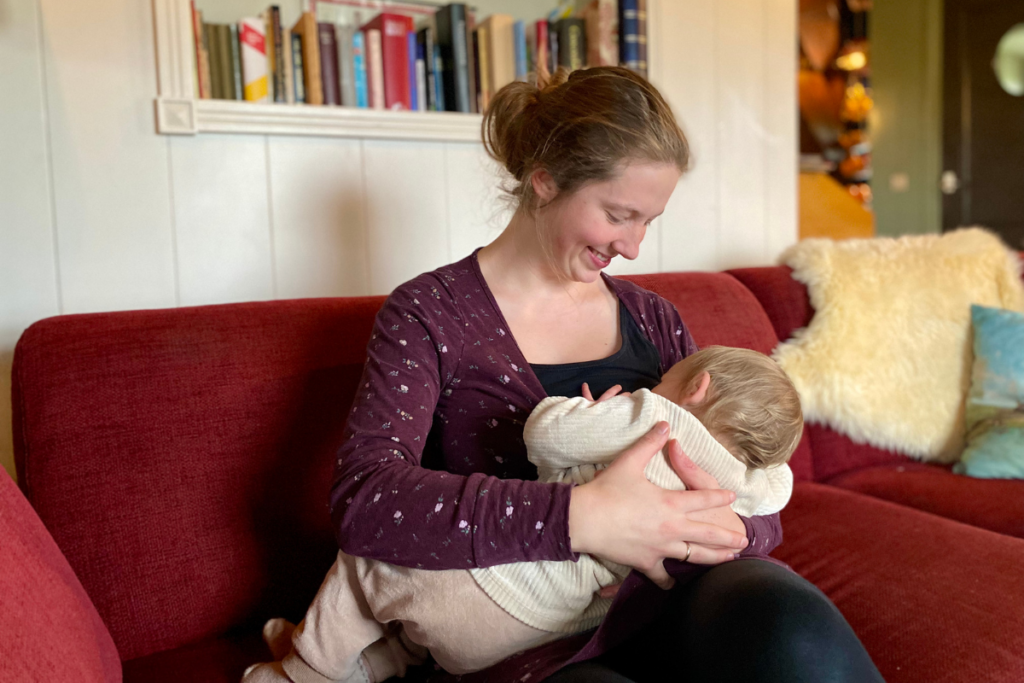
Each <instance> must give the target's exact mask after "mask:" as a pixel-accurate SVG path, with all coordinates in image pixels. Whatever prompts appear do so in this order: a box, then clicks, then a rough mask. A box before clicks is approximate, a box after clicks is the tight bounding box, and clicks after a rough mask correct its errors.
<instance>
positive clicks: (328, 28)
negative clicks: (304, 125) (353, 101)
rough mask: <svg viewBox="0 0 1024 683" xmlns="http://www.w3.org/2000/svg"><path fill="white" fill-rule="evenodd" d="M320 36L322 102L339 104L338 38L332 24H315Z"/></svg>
mask: <svg viewBox="0 0 1024 683" xmlns="http://www.w3.org/2000/svg"><path fill="white" fill-rule="evenodd" d="M317 33H318V35H319V37H320V78H321V79H322V80H323V86H324V104H334V105H337V106H341V85H340V81H339V80H338V39H337V38H336V37H335V34H334V24H328V23H325V22H321V23H319V24H317Z"/></svg>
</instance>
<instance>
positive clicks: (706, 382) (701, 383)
mask: <svg viewBox="0 0 1024 683" xmlns="http://www.w3.org/2000/svg"><path fill="white" fill-rule="evenodd" d="M695 384H696V386H697V388H696V389H694V390H692V391H689V392H684V393H683V396H682V398H681V399H679V405H681V406H695V405H698V404H700V403H703V402H704V399H705V398H706V397H707V395H708V387H709V386H711V374H710V373H709V372H707V371H706V370H705V371H704V372H702V373H700V375H699V376H698V377H697V380H696V382H695Z"/></svg>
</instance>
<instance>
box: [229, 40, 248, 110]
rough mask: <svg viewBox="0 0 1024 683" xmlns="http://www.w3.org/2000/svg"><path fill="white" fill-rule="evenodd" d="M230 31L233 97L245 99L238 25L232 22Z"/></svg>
mask: <svg viewBox="0 0 1024 683" xmlns="http://www.w3.org/2000/svg"><path fill="white" fill-rule="evenodd" d="M230 31H231V35H230V36H229V37H230V39H231V86H232V95H233V97H232V99H235V100H244V99H245V90H243V89H242V54H241V50H242V48H241V46H240V45H239V44H238V25H237V24H231V26H230Z"/></svg>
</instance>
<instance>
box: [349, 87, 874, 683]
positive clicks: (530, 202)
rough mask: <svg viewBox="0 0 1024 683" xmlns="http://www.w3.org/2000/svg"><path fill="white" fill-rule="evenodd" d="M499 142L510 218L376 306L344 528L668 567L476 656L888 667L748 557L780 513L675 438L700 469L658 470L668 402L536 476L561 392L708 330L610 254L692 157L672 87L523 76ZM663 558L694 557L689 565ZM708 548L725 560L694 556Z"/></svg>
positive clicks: (553, 672) (550, 664)
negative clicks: (541, 431)
mask: <svg viewBox="0 0 1024 683" xmlns="http://www.w3.org/2000/svg"><path fill="white" fill-rule="evenodd" d="M484 142H485V145H486V147H487V149H488V152H489V153H490V154H491V155H492V156H493V157H494V158H495V159H497V160H498V161H499V162H501V163H502V164H503V165H504V166H505V168H506V169H507V170H508V172H509V173H510V175H511V176H512V178H513V179H514V185H513V186H512V187H510V188H509V190H510V192H511V194H512V196H513V197H514V199H515V201H516V203H517V209H516V212H515V214H514V216H513V218H512V220H511V221H510V223H509V225H508V226H507V227H506V229H505V230H504V231H503V232H502V234H501V235H500V236H499V237H498V239H496V240H495V241H494V242H492V243H491V244H489V245H487V246H486V247H484V248H483V249H480V250H478V251H477V252H476V253H474V254H473V255H472V256H470V257H469V258H466V259H464V260H462V261H460V262H458V263H455V264H452V265H450V266H446V267H444V268H440V269H438V270H436V271H434V272H431V273H426V274H424V275H421V276H419V277H417V278H415V279H413V280H411V281H410V282H408V283H406V284H404V285H402V286H400V287H399V288H397V289H396V290H395V292H394V293H392V295H391V296H390V297H389V298H388V301H387V302H386V304H385V306H384V308H383V309H382V310H381V312H380V313H379V314H378V317H377V321H376V325H375V329H374V332H373V334H372V336H371V340H370V344H369V347H368V359H367V364H366V368H365V370H364V374H363V379H362V381H361V384H360V389H359V393H358V394H357V396H356V397H355V402H354V404H353V407H352V411H351V414H350V417H349V421H348V425H347V428H346V442H345V445H344V446H343V447H342V449H341V451H340V453H339V458H338V467H337V475H336V479H335V484H334V487H333V489H332V494H331V508H332V515H333V519H334V523H335V527H336V529H337V537H338V542H339V546H340V547H341V549H342V550H343V551H344V552H345V553H348V554H349V555H354V556H362V557H372V558H375V559H379V560H385V561H387V562H390V563H393V564H399V565H405V566H411V567H422V568H427V569H465V568H468V567H485V566H490V565H494V564H501V563H506V562H519V561H537V560H565V559H572V558H574V557H575V556H576V554H578V553H583V552H586V553H590V554H592V555H596V556H599V557H602V558H605V559H608V560H611V561H614V562H619V563H622V564H625V565H628V566H631V567H634V568H635V569H637V570H638V571H639V572H641V573H642V574H644V575H646V576H647V577H648V578H649V579H650V582H647V581H645V580H644V579H643V578H642V577H640V576H639V575H637V574H634V575H631V577H630V579H629V580H627V582H626V584H624V585H623V588H622V590H621V591H620V594H619V596H618V598H617V600H616V602H615V605H614V606H613V608H612V610H611V612H610V613H609V615H608V617H607V618H606V620H605V623H604V624H603V625H602V627H601V629H600V630H599V632H598V633H597V634H596V635H594V634H583V635H578V636H573V637H569V638H565V639H562V640H559V641H556V642H554V643H550V644H549V645H546V646H543V647H541V648H538V649H536V650H533V651H530V652H527V653H524V654H522V655H519V656H517V657H514V658H512V659H510V660H506V661H505V662H503V663H501V664H499V665H497V666H495V667H493V668H492V669H490V670H487V671H485V672H480V673H479V674H474V675H470V676H464V677H463V680H476V679H479V680H489V681H505V680H508V681H512V680H527V679H529V678H532V679H533V680H541V679H545V678H547V680H551V681H584V680H586V681H630V680H664V679H666V678H675V679H680V680H682V679H685V680H693V681H703V680H709V681H710V680H715V681H722V680H751V681H754V680H772V681H779V680H786V681H803V680H807V681H826V680H836V681H858V683H860V682H863V681H872V680H881V678H880V676H879V675H878V672H877V670H876V669H875V668H874V666H873V665H872V663H871V661H870V658H869V657H868V656H867V654H866V653H865V652H864V650H863V648H862V647H861V645H860V643H859V641H858V640H857V639H856V636H854V634H853V633H852V631H851V630H850V628H849V626H848V625H847V624H846V622H845V621H844V620H843V618H842V616H841V615H840V614H839V612H838V611H837V610H836V609H835V607H834V606H832V605H831V603H829V602H828V600H827V598H825V597H824V595H822V594H821V593H820V592H819V591H817V589H815V588H814V587H813V586H811V585H810V584H808V583H807V582H805V581H803V580H802V579H800V578H799V577H798V576H796V575H795V574H793V573H792V572H790V571H788V570H787V569H785V568H783V567H781V566H779V565H778V564H775V563H772V562H768V561H753V560H743V561H738V562H735V561H733V560H734V559H735V558H736V557H742V556H748V555H749V556H754V557H758V556H760V557H763V556H765V555H766V554H767V552H769V551H770V550H771V549H772V548H774V547H775V546H776V545H777V544H778V543H779V542H780V541H781V528H780V527H779V522H778V516H777V515H774V516H771V517H766V518H753V519H744V518H740V517H739V516H737V515H736V514H735V513H733V512H732V511H731V509H730V508H729V507H728V505H729V503H730V502H731V500H732V497H733V495H732V493H731V492H728V491H722V490H719V489H718V487H717V483H716V482H715V481H714V480H713V479H712V478H711V477H709V476H708V475H707V474H705V473H703V472H701V471H700V470H698V469H696V468H695V467H694V466H693V465H692V463H690V462H689V461H688V459H687V458H686V457H685V455H683V454H682V452H681V451H680V449H679V448H678V445H676V444H674V443H672V444H669V453H670V457H671V459H672V461H673V465H674V467H675V468H676V469H677V471H678V472H679V475H680V477H681V478H682V479H683V481H684V482H685V483H686V484H687V486H688V488H689V489H690V490H688V491H683V492H668V491H662V490H660V489H657V488H656V487H654V486H653V485H652V484H650V483H649V482H648V481H647V480H646V478H645V477H644V475H643V468H644V465H645V464H646V462H647V461H648V460H649V459H650V458H651V457H653V456H654V454H656V453H657V452H659V451H660V450H661V449H662V448H663V447H665V446H666V438H667V437H666V436H665V430H664V428H663V427H664V425H659V426H657V427H655V429H654V430H652V432H651V433H650V434H648V435H647V437H645V438H644V439H643V440H641V441H640V442H639V443H638V444H637V445H635V446H634V447H632V448H630V449H629V450H627V451H626V452H624V453H623V454H622V456H620V458H619V459H618V460H617V461H616V463H615V464H614V465H613V466H611V467H609V468H608V470H607V471H605V472H604V473H603V474H602V476H600V477H598V478H597V479H595V480H594V481H593V482H591V483H588V484H586V485H583V486H579V487H575V488H572V487H569V486H566V485H560V484H541V483H539V482H537V481H533V480H534V479H536V472H535V470H534V469H533V467H532V466H531V465H530V463H529V462H528V461H527V459H526V454H525V448H524V445H523V441H522V430H523V422H524V420H525V419H526V417H527V415H528V414H529V412H530V411H531V410H532V408H533V407H534V406H535V405H536V404H537V403H538V402H539V401H540V400H541V399H543V398H544V397H545V396H547V395H552V394H557V395H580V391H581V386H582V384H583V382H588V383H589V385H590V388H591V390H592V391H593V392H594V395H598V394H600V393H602V392H604V391H605V389H607V388H609V387H611V386H612V385H614V384H619V385H621V386H622V387H623V388H624V389H625V390H626V391H632V390H636V389H640V388H644V387H648V388H649V387H651V386H653V385H654V384H656V383H657V382H658V381H659V378H660V376H661V373H662V372H663V371H664V370H665V369H667V368H668V367H670V366H671V365H673V364H674V363H675V362H676V361H678V360H679V359H681V358H682V357H684V356H686V355H688V354H690V353H693V352H694V351H695V350H696V345H695V344H694V343H693V341H692V339H691V337H690V335H689V332H688V331H687V330H686V328H685V326H684V325H683V323H682V321H681V320H680V318H679V315H678V313H677V312H676V310H675V308H674V307H673V306H672V304H670V303H668V302H667V301H665V300H663V299H661V298H660V297H657V296H656V295H654V294H651V293H650V292H646V291H645V290H642V289H640V288H639V287H636V286H635V285H632V284H629V283H626V282H624V281H620V280H616V279H614V278H609V277H607V276H605V275H604V274H603V273H602V270H603V269H604V268H605V267H606V266H607V265H608V264H609V263H610V262H611V260H612V259H613V258H616V257H620V256H621V257H623V258H627V259H633V258H636V256H637V255H638V253H639V249H640V244H641V242H642V241H643V238H644V234H645V232H646V230H647V227H648V226H649V225H650V222H651V221H652V220H653V219H654V218H656V217H657V216H658V215H660V214H661V212H662V211H663V210H664V207H665V204H666V203H667V202H668V200H669V197H670V196H671V194H672V191H673V190H674V188H675V186H676V183H677V181H678V179H679V177H680V175H681V174H682V173H683V171H685V169H686V167H687V161H688V154H689V152H688V148H687V144H686V140H685V137H684V136H683V134H682V132H681V131H680V129H679V127H678V125H677V124H676V122H675V119H674V117H673V115H672V112H671V111H670V109H669V107H668V105H667V104H666V103H665V101H664V100H663V99H662V97H661V95H660V94H659V93H658V92H657V91H656V90H655V89H654V88H653V86H651V85H650V84H648V83H647V82H646V81H645V80H643V79H642V78H640V77H638V76H636V75H634V74H632V73H631V72H629V71H628V70H625V69H621V68H617V67H603V68H596V69H589V70H585V71H577V72H574V73H572V74H571V75H570V76H568V78H567V77H566V74H565V73H559V74H556V75H555V77H554V78H552V79H551V81H550V82H549V83H546V84H543V87H542V88H537V87H535V86H532V85H530V84H527V83H513V84H511V85H509V86H506V87H505V88H503V89H502V90H501V91H500V92H499V93H498V94H497V95H496V97H495V98H494V100H493V102H492V104H491V107H490V110H489V111H488V113H487V115H486V117H485V120H484ZM666 559H669V560H670V562H669V563H668V564H669V567H670V569H672V574H675V575H676V576H679V577H683V576H685V577H687V580H685V581H682V580H681V581H679V585H678V586H676V587H675V588H673V584H674V583H675V579H674V578H673V576H672V574H670V573H669V571H667V570H666V565H665V563H664V562H663V560H666ZM680 560H683V561H685V562H686V564H682V563H681V562H679V561H680ZM692 565H706V566H711V567H712V568H711V569H709V570H707V571H706V572H704V573H703V574H702V575H700V576H699V577H697V578H694V577H693V574H694V572H693V569H694V568H693V567H692ZM651 582H653V583H651ZM655 584H656V586H657V587H659V588H660V589H664V590H668V589H672V590H671V591H670V592H668V593H664V592H662V591H660V590H659V588H656V587H655ZM652 591H653V592H652ZM666 606H670V607H671V609H664V608H665V607H666ZM567 664H568V665H567Z"/></svg>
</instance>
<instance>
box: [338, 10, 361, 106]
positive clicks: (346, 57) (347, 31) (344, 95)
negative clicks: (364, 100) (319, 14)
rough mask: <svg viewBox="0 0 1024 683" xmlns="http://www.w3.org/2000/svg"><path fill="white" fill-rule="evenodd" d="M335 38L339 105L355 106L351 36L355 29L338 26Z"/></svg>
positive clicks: (354, 78)
mask: <svg viewBox="0 0 1024 683" xmlns="http://www.w3.org/2000/svg"><path fill="white" fill-rule="evenodd" d="M335 28H336V30H335V37H336V38H337V42H338V77H339V79H340V81H341V104H342V106H344V107H354V106H356V70H355V63H354V62H355V53H354V48H353V46H352V36H353V34H354V33H355V29H354V28H353V27H352V26H348V25H347V24H338V25H337V26H336V27H335Z"/></svg>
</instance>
